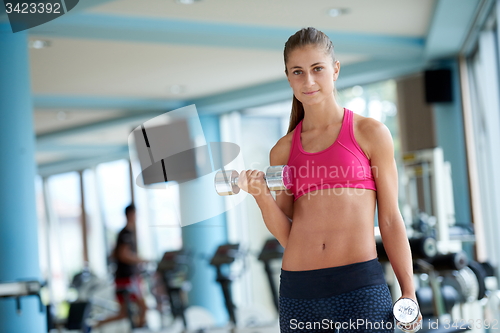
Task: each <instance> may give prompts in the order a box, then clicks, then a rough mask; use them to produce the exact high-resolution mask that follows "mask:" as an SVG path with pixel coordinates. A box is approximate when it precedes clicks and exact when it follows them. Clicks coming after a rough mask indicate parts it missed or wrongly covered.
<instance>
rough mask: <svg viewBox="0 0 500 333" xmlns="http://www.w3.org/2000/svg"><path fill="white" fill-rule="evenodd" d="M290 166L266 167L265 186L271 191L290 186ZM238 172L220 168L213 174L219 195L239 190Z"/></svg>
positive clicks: (235, 192)
mask: <svg viewBox="0 0 500 333" xmlns="http://www.w3.org/2000/svg"><path fill="white" fill-rule="evenodd" d="M291 176H292V175H291V172H290V168H289V167H288V166H287V165H276V166H270V167H268V168H267V169H266V175H265V177H264V179H265V180H266V184H267V187H268V188H269V190H271V191H281V190H285V189H289V188H291V186H292V177H291ZM238 177H239V173H238V172H237V171H236V170H220V171H219V172H217V174H216V175H215V190H216V191H217V193H218V194H219V195H222V196H224V195H234V194H238V193H239V192H240V188H239V186H238Z"/></svg>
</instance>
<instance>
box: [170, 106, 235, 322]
mask: <svg viewBox="0 0 500 333" xmlns="http://www.w3.org/2000/svg"><path fill="white" fill-rule="evenodd" d="M200 120H201V125H202V128H203V132H204V134H205V139H206V142H207V144H208V143H210V142H219V141H220V135H219V118H218V117H217V116H203V117H200ZM188 194H189V191H186V190H183V188H182V187H180V206H181V216H182V214H184V213H187V214H189V213H188V212H189V210H193V209H196V210H200V209H201V210H202V209H208V207H211V208H213V206H214V205H221V204H222V201H221V200H218V201H216V202H211V201H212V200H208V199H207V200H204V201H202V202H200V201H199V200H198V201H197V202H193V201H192V200H191V199H190V197H189V195H188ZM222 211H223V207H221V212H222ZM225 216H226V214H220V215H218V216H215V217H213V218H210V219H208V220H205V221H202V222H198V223H195V224H192V225H188V226H185V227H182V241H183V247H184V249H187V250H191V251H193V252H195V254H196V255H195V258H194V260H193V261H194V265H193V266H194V267H193V276H192V278H191V283H192V289H191V291H190V292H189V295H188V297H189V305H197V306H202V307H204V308H205V309H207V310H208V311H210V312H211V314H212V315H213V316H214V317H215V320H216V322H217V324H218V325H223V324H225V323H227V321H228V320H229V316H228V314H227V311H226V308H225V305H224V297H223V296H222V289H221V287H220V285H219V284H218V283H217V282H216V281H215V279H216V271H215V267H214V266H210V265H209V259H210V258H211V256H212V255H213V254H214V253H215V250H216V249H217V247H218V246H219V245H221V244H224V243H226V242H227V230H226V217H225ZM200 255H203V256H205V257H206V258H205V259H204V258H202V257H201V256H200Z"/></svg>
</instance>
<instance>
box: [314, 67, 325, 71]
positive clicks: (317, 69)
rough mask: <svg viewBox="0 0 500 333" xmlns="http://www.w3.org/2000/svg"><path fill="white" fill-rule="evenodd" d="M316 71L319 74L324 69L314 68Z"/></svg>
mask: <svg viewBox="0 0 500 333" xmlns="http://www.w3.org/2000/svg"><path fill="white" fill-rule="evenodd" d="M314 70H315V71H316V72H319V71H322V70H323V67H314Z"/></svg>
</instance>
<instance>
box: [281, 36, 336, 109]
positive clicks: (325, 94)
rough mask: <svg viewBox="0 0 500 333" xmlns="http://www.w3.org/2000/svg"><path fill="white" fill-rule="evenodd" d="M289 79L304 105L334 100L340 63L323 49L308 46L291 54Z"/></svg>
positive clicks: (288, 64) (288, 69) (288, 62)
mask: <svg viewBox="0 0 500 333" xmlns="http://www.w3.org/2000/svg"><path fill="white" fill-rule="evenodd" d="M286 69H287V72H288V73H287V78H288V82H290V87H292V89H293V93H294V95H295V97H297V99H298V100H299V101H301V102H302V104H304V105H314V104H318V103H321V102H323V101H324V100H325V99H326V98H334V93H333V90H334V83H333V82H334V81H335V80H337V77H338V75H339V70H340V63H339V62H338V61H336V62H335V64H333V61H332V57H331V56H330V55H328V54H326V53H325V52H324V51H323V50H322V49H321V48H318V47H317V46H314V45H308V46H304V47H301V48H297V49H295V50H293V51H292V52H290V54H289V55H288V61H287V64H286Z"/></svg>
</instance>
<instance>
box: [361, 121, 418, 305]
mask: <svg viewBox="0 0 500 333" xmlns="http://www.w3.org/2000/svg"><path fill="white" fill-rule="evenodd" d="M363 121H364V122H366V124H365V125H364V126H363V127H364V129H365V133H367V134H369V136H370V137H371V138H372V140H371V142H372V144H370V145H369V155H370V156H369V158H370V160H371V165H372V173H373V176H374V178H375V182H376V185H377V206H378V224H379V228H380V234H381V236H382V241H383V244H384V248H385V251H386V253H387V256H388V257H389V261H390V262H391V265H392V268H393V270H394V273H395V274H396V277H397V279H398V282H399V285H400V287H401V293H402V297H408V298H412V299H413V300H415V301H416V296H415V286H414V284H413V262H412V256H411V250H410V244H409V242H408V237H407V235H406V228H405V224H404V221H403V218H402V216H401V213H400V212H399V207H398V174H397V168H396V162H395V160H394V147H393V142H392V136H391V133H390V132H389V129H388V128H387V127H386V126H385V125H384V124H382V123H380V122H378V121H376V120H374V119H369V118H367V119H366V120H363Z"/></svg>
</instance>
